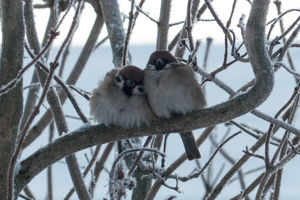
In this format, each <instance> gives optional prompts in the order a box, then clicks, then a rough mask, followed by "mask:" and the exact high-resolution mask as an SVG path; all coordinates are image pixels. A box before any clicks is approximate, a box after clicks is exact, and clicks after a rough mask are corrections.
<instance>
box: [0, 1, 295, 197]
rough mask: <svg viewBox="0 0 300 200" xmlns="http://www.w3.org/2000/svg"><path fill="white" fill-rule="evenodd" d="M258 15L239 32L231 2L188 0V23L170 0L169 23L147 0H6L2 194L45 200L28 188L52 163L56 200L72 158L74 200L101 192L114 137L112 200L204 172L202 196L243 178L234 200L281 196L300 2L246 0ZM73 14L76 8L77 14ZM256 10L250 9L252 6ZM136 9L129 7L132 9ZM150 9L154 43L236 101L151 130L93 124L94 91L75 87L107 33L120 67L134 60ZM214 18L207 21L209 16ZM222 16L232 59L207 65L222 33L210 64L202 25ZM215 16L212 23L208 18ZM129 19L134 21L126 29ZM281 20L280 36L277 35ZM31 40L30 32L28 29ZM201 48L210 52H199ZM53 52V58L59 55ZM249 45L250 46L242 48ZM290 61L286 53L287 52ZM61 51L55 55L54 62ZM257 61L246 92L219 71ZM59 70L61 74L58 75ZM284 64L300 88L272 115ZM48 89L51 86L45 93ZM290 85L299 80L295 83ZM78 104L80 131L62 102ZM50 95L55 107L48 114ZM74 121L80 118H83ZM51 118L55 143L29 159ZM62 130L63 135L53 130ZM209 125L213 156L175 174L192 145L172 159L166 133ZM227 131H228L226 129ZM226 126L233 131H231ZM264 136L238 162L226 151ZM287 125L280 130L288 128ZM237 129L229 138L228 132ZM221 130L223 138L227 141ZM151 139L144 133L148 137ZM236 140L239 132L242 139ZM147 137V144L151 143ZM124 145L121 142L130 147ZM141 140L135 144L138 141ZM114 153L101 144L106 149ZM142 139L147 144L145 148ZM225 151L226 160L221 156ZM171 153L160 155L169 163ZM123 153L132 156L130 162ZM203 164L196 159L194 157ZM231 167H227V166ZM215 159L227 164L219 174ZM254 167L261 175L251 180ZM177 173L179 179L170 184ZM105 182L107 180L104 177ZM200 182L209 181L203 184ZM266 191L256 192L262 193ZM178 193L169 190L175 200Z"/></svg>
mask: <svg viewBox="0 0 300 200" xmlns="http://www.w3.org/2000/svg"><path fill="white" fill-rule="evenodd" d="M245 2H247V3H248V6H249V12H248V13H247V16H248V17H247V21H246V17H245V15H243V16H240V20H239V22H238V28H239V31H236V30H235V29H232V20H233V16H234V15H236V10H237V9H238V7H237V1H236V0H232V1H231V3H232V9H231V10H229V11H228V12H229V13H230V15H229V18H228V19H227V20H226V23H223V21H225V20H224V19H222V18H220V17H219V15H218V13H217V12H216V10H215V9H214V5H216V4H218V2H213V3H215V4H214V5H212V2H211V1H209V0H205V1H204V2H202V3H201V1H199V0H188V1H187V3H186V8H185V9H183V10H185V11H186V17H185V19H184V20H183V21H181V22H176V23H171V22H170V15H171V14H172V12H175V11H172V6H171V3H172V1H171V0H162V1H161V5H160V6H161V9H160V16H159V19H157V20H156V19H155V18H154V17H152V16H151V13H147V12H146V11H144V8H143V6H144V3H145V0H140V1H139V2H137V1H135V0H131V1H130V2H128V4H129V5H130V10H129V11H128V12H127V13H129V14H128V17H125V18H124V19H123V18H122V17H123V15H122V13H121V11H120V8H119V5H118V2H117V0H110V1H106V0H100V1H97V0H87V1H83V0H77V1H75V0H45V1H43V2H35V4H34V5H33V2H32V0H23V1H21V0H16V1H10V0H1V19H2V20H1V21H2V44H1V45H2V48H1V61H0V136H1V137H0V159H1V162H0V199H3V200H13V199H17V198H19V197H20V198H23V199H36V198H35V197H34V194H33V193H32V192H31V188H29V186H28V184H29V183H30V181H31V180H32V179H33V178H35V177H36V176H37V175H38V174H39V173H40V172H41V171H43V170H44V169H47V170H48V173H47V174H48V176H47V177H48V181H47V187H48V190H47V199H49V200H51V199H55V194H53V185H54V184H55V181H53V180H52V176H53V173H52V168H51V165H52V164H54V163H55V162H57V161H59V160H61V159H65V162H66V165H67V167H68V171H69V174H70V177H71V179H72V182H73V188H71V189H70V191H69V192H68V193H67V194H66V196H65V198H64V199H70V198H71V196H72V194H73V193H74V192H76V194H77V197H78V199H92V198H93V197H94V195H95V187H96V184H97V183H98V182H99V175H100V173H101V172H102V171H104V170H103V169H105V162H106V161H107V159H108V157H109V155H110V153H111V151H112V149H113V148H114V143H116V142H117V141H122V142H120V143H122V147H123V148H124V149H123V151H122V152H120V153H119V154H118V155H116V156H115V157H114V162H113V164H112V165H111V166H109V169H108V170H109V172H108V173H109V181H108V183H107V184H108V185H109V188H108V190H109V191H108V192H109V198H110V199H122V198H125V197H126V194H128V190H132V193H131V199H147V200H150V199H155V197H156V195H157V193H158V191H159V190H160V189H161V187H162V186H163V187H166V188H168V189H170V190H175V191H178V192H179V185H182V184H184V182H187V181H191V180H192V179H199V180H201V181H202V183H203V184H202V185H203V189H202V190H203V191H205V192H203V194H204V196H203V197H199V198H203V199H217V198H218V196H219V194H220V193H221V192H222V191H223V189H224V188H226V186H227V184H228V183H231V182H234V181H235V180H238V181H239V184H240V189H236V190H235V191H233V195H232V199H242V198H245V199H251V198H250V197H255V199H256V200H259V199H263V198H265V197H266V196H267V195H269V196H270V199H272V200H273V199H274V200H277V199H279V195H280V191H281V188H282V176H283V170H285V166H286V164H287V163H288V162H290V161H291V160H292V159H294V158H295V157H296V156H297V155H298V153H299V150H300V145H299V136H300V130H299V129H298V128H297V126H296V125H295V124H294V123H293V122H294V120H295V117H296V112H297V110H298V107H299V105H298V104H299V87H300V85H299V84H300V83H299V77H300V74H298V73H297V72H296V71H297V69H296V67H295V64H294V61H293V58H292V55H291V53H290V52H291V51H293V50H294V49H296V48H299V46H300V45H299V44H298V43H297V42H296V37H297V34H298V32H299V30H300V25H299V21H300V17H297V18H296V19H294V21H292V22H291V23H290V24H289V25H288V27H287V28H285V27H284V25H285V24H284V23H283V19H284V18H285V17H287V16H290V15H291V14H292V13H297V15H298V16H299V12H300V9H296V8H293V9H287V10H284V11H283V12H282V10H281V2H280V1H279V0H276V1H274V4H271V3H270V1H269V0H264V1H260V0H253V1H245ZM87 5H89V6H92V7H93V9H94V12H95V15H96V17H95V20H94V24H93V26H92V28H91V30H90V35H89V36H88V38H87V40H86V43H85V45H84V46H83V47H82V49H81V52H80V55H79V56H78V59H77V60H76V62H75V64H74V66H73V68H72V69H71V72H70V73H69V75H68V77H67V78H62V74H63V70H64V67H65V63H66V60H67V58H68V56H69V54H68V52H69V50H70V49H71V47H72V40H73V36H74V34H75V33H76V31H78V29H79V28H80V27H79V24H80V23H81V21H80V18H81V13H82V12H84V10H85V9H86V6H87ZM269 7H275V8H276V10H277V16H273V17H274V18H273V19H271V20H270V21H267V13H268V9H269ZM34 9H49V10H50V14H49V20H48V24H47V27H46V30H45V35H44V37H43V41H42V42H39V39H38V34H37V30H36V24H35V19H36V18H35V15H34ZM72 10H74V12H72ZM245 12H247V11H245ZM127 13H126V14H127ZM67 15H73V18H72V22H71V24H70V26H69V27H67V28H66V27H65V28H63V26H62V23H64V20H65V18H66V16H67ZM141 15H143V17H146V18H147V19H148V20H150V21H151V22H152V23H155V24H156V25H157V35H156V36H157V38H156V49H164V50H167V49H168V50H169V51H173V52H174V55H175V56H176V57H177V58H178V59H179V60H180V61H181V62H184V63H186V64H188V65H189V66H190V67H191V68H192V69H193V70H194V71H195V72H196V73H198V74H200V75H201V76H202V85H203V87H205V85H206V84H208V83H209V84H214V85H216V86H217V87H219V88H220V89H221V90H224V91H225V92H226V93H227V94H228V96H229V98H228V100H227V101H224V102H222V103H219V104H217V105H213V106H210V107H207V108H204V109H202V110H200V111H197V112H193V113H190V114H187V115H185V116H174V117H173V118H172V119H170V120H166V119H157V120H156V121H153V122H152V123H151V125H150V126H147V127H146V126H145V127H141V128H133V129H128V130H126V129H122V128H119V127H110V128H109V127H105V126H104V125H90V124H89V119H88V117H87V116H85V114H84V112H82V110H81V109H80V106H87V104H88V99H89V94H88V93H87V92H85V91H84V90H83V89H84V88H82V89H79V88H77V87H76V86H75V85H76V82H77V81H78V80H79V78H80V75H81V73H82V72H83V71H84V69H85V67H86V65H87V61H88V59H89V58H90V57H91V55H92V54H93V50H95V49H96V48H101V47H99V46H100V45H101V44H103V43H104V41H106V40H109V42H110V47H111V51H112V57H113V62H112V66H114V67H122V66H124V65H126V64H127V63H131V62H132V61H131V57H134V56H135V55H132V54H131V53H130V52H129V50H128V49H129V46H130V39H131V36H132V32H133V31H134V30H135V26H136V25H137V24H138V23H139V21H138V17H139V16H141ZM204 15H207V16H210V17H211V19H204V18H203V16H204ZM203 21H204V22H205V23H215V24H217V25H218V27H219V28H220V29H221V30H222V35H223V37H224V57H223V59H222V58H221V59H220V61H221V62H222V65H221V66H220V67H215V66H214V70H213V71H211V72H209V73H208V72H207V66H208V64H207V60H208V59H209V56H210V53H209V52H210V48H211V44H212V38H207V40H206V48H205V49H204V51H205V52H204V53H203V54H204V55H205V56H204V58H203V64H202V65H200V64H198V63H199V61H200V60H201V59H200V58H198V57H199V56H198V55H199V52H201V51H202V49H201V48H200V42H199V41H197V40H195V39H194V38H195V35H196V34H197V31H195V30H194V27H195V26H202V23H204V22H203ZM207 21H209V22H207ZM104 24H105V25H106V29H107V33H108V36H106V37H105V38H104V39H102V40H100V41H99V42H98V43H97V41H98V37H99V35H100V33H101V32H102V29H103V25H104ZM125 24H126V25H127V26H126V28H127V29H125V28H124V27H125ZM277 24H279V30H280V32H278V31H277V32H275V29H276V28H277V26H276V25H277ZM173 26H176V27H181V28H180V31H179V32H178V33H177V34H175V36H174V38H173V39H172V40H170V41H169V40H168V39H170V37H168V35H169V32H170V28H171V27H173ZM62 29H67V34H66V36H65V38H64V40H63V41H62V42H61V44H60V46H59V48H58V50H57V51H54V50H55V49H53V48H52V44H53V42H54V41H55V40H56V38H57V36H58V35H59V34H60V30H62ZM25 36H26V37H25ZM238 38H241V39H238ZM200 49H201V50H200ZM24 50H25V51H26V53H27V54H28V55H29V57H30V61H29V62H28V64H23V59H24V58H25V57H26V56H24V55H25V54H24ZM51 52H55V56H54V57H53V59H52V58H50V57H49V54H50V53H51ZM242 52H243V53H242ZM285 58H287V60H285ZM49 59H51V61H49ZM241 63H244V64H247V65H248V66H251V68H252V70H253V72H254V77H253V80H251V81H250V82H248V83H247V84H245V85H240V86H239V89H238V90H234V89H232V88H231V87H230V86H229V85H228V84H227V83H226V82H224V81H222V80H221V79H219V78H218V77H217V75H219V74H222V73H224V72H226V71H228V70H229V69H230V68H231V67H232V66H234V65H238V64H241ZM31 67H32V68H33V67H34V70H33V73H32V79H31V80H32V81H31V85H30V86H29V87H28V95H27V99H26V101H25V103H24V109H23V96H24V94H25V91H24V90H25V89H24V88H23V85H22V77H23V75H24V73H25V72H27V71H29V69H30V68H31ZM58 69H59V73H58V75H56V71H58ZM279 69H284V70H285V71H286V72H287V73H288V74H289V75H290V78H292V79H294V80H295V83H294V85H295V87H294V88H291V91H292V90H293V91H294V92H293V93H292V94H291V96H290V97H289V98H288V99H287V101H286V102H285V103H284V105H282V107H281V108H280V109H279V110H278V111H277V112H276V114H275V115H274V116H272V114H270V113H263V112H261V111H259V110H257V107H258V106H259V105H261V104H262V103H268V102H266V99H267V98H268V97H269V95H270V93H271V91H272V89H273V86H274V73H282V72H280V70H279ZM40 89H41V91H39V90H40ZM71 89H72V90H74V91H76V92H78V93H80V94H81V95H82V96H83V97H84V98H85V99H86V101H85V103H84V105H80V104H79V103H78V102H77V100H76V98H75V97H74V95H73V93H72V92H71V91H70V90H71ZM289 89H290V88H289ZM67 99H68V100H69V101H70V102H71V104H72V106H73V107H74V109H75V110H76V114H77V116H75V117H76V118H78V120H80V121H81V123H82V124H83V126H82V127H80V128H79V129H74V128H72V127H69V119H68V118H66V114H65V108H64V107H63V106H62V105H63V104H64V103H65V101H66V100H67ZM45 102H47V103H48V105H49V108H48V109H46V111H45V112H42V111H40V110H41V107H42V106H43V104H44V103H45ZM246 114H251V115H253V116H255V117H257V118H259V120H261V121H263V122H266V123H268V128H267V129H265V130H264V127H260V126H258V125H255V124H251V123H249V124H245V123H241V122H239V121H238V120H237V119H235V118H237V117H240V116H243V115H246ZM73 117H74V116H73ZM217 125H218V126H222V127H225V128H226V131H223V130H224V129H222V131H218V133H217V132H216V131H217V130H216V126H217ZM47 126H49V141H48V144H47V145H46V146H44V147H43V148H39V149H35V150H34V151H33V152H31V154H30V156H28V157H27V158H23V157H22V156H21V153H22V151H23V150H24V149H26V148H27V147H28V146H29V145H30V144H32V143H33V142H34V141H36V139H37V138H38V136H40V135H41V134H42V133H43V132H45V131H44V130H45V128H46V127H47ZM55 127H56V132H57V133H58V135H59V137H57V138H55V136H54V135H55V130H54V129H55ZM200 128H204V129H203V132H202V134H201V135H200V136H199V138H197V145H198V146H200V147H201V145H202V144H203V143H204V142H209V141H210V143H211V144H210V146H211V154H210V155H209V156H206V157H208V159H207V161H205V162H203V163H202V159H203V158H202V159H201V160H200V161H201V163H200V161H199V160H197V161H196V162H195V170H194V171H192V172H190V173H189V174H188V175H182V176H180V175H177V174H176V173H175V170H176V169H178V168H179V167H180V166H182V165H183V163H185V162H189V161H186V160H187V157H186V155H185V154H184V153H182V155H180V156H179V157H178V158H177V159H175V160H174V161H172V162H171V164H169V165H167V166H166V162H165V159H167V156H166V154H164V153H165V152H166V151H167V141H168V136H169V134H171V133H182V132H187V131H194V130H197V129H200ZM219 132H221V133H219ZM224 132H226V133H225V134H224ZM242 132H243V133H245V134H247V136H249V137H251V138H254V142H253V143H252V146H251V147H247V146H246V147H244V146H241V148H244V153H243V155H242V156H241V157H240V158H236V157H235V156H233V155H234V154H235V152H234V151H228V150H227V151H226V150H225V149H224V148H223V147H224V146H226V145H227V144H228V143H230V142H232V140H233V138H235V137H236V136H237V135H239V134H240V133H242ZM280 132H281V133H282V134H280ZM229 134H230V135H229ZM215 135H221V136H222V139H221V140H217V139H216V137H215ZM143 137H145V138H143ZM235 140H236V139H235ZM142 141H144V143H143V144H142ZM120 143H119V144H120ZM133 143H134V144H133ZM105 144H106V146H105V149H104V150H103V151H102V154H101V156H99V154H100V152H101V151H100V150H101V147H102V146H104V145H105ZM137 145H138V146H137ZM260 147H263V153H262V154H261V153H259V154H258V153H257V150H258V149H259V148H260ZM88 148H90V150H91V155H90V156H88V155H86V158H87V160H88V164H87V165H86V166H85V167H84V170H82V169H81V166H82V165H81V164H80V163H79V161H78V160H77V158H76V157H78V152H79V151H81V150H84V149H88ZM218 156H219V157H218ZM221 158H222V159H223V160H224V161H226V162H228V163H229V166H230V167H227V169H226V170H227V171H226V172H225V171H224V169H225V167H224V166H221V167H218V166H216V165H215V164H214V163H215V162H216V161H217V159H221ZM250 158H254V159H258V160H261V161H262V162H261V163H262V164H259V163H260V162H258V164H257V165H256V166H255V167H254V168H253V169H252V170H250V171H246V170H245V163H246V162H247V161H248V160H249V159H250ZM160 160H161V163H159V161H160ZM124 161H125V162H124ZM193 163H194V162H193ZM226 166H228V165H226ZM214 167H218V168H219V172H217V173H215V172H214V171H213V168H214ZM253 172H256V177H255V178H254V179H253V181H252V182H250V181H248V180H249V179H247V180H246V178H245V177H246V176H247V175H248V174H251V173H253ZM89 173H90V174H91V179H90V184H89V185H87V181H85V179H86V176H87V174H89ZM169 179H171V180H175V183H176V184H175V185H174V186H173V185H170V184H169V182H168V180H169ZM101 181H104V180H101ZM199 187H201V185H199ZM255 188H257V190H254V189H255ZM173 198H175V197H174V196H171V195H169V197H168V199H173Z"/></svg>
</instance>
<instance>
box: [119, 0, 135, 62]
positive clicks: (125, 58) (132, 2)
mask: <svg viewBox="0 0 300 200" xmlns="http://www.w3.org/2000/svg"><path fill="white" fill-rule="evenodd" d="M134 5H135V0H131V8H130V12H129V22H128V28H127V34H126V38H125V42H124V48H123V55H122V63H123V66H125V65H127V51H128V45H129V40H130V36H131V33H132V28H133V24H134V20H135V19H134V15H133V9H134Z"/></svg>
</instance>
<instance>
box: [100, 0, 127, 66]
mask: <svg viewBox="0 0 300 200" xmlns="http://www.w3.org/2000/svg"><path fill="white" fill-rule="evenodd" d="M100 4H101V8H102V14H103V17H104V21H105V24H106V28H107V32H108V35H109V40H110V46H111V48H112V52H113V63H114V65H115V67H121V66H122V55H123V45H124V42H125V32H124V28H123V23H122V19H121V15H120V10H119V5H118V2H117V0H110V1H106V0H100Z"/></svg>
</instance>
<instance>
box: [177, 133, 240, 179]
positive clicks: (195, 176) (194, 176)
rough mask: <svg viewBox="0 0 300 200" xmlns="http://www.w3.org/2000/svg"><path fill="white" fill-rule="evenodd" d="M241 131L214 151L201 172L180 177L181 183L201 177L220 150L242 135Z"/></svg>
mask: <svg viewBox="0 0 300 200" xmlns="http://www.w3.org/2000/svg"><path fill="white" fill-rule="evenodd" d="M240 133H241V131H238V132H237V133H235V134H233V135H231V136H230V137H228V138H227V139H226V140H225V141H224V142H223V143H221V144H220V145H219V146H218V148H217V149H216V150H215V151H214V153H213V154H212V155H211V157H210V158H209V159H208V161H207V162H206V163H205V165H204V166H203V167H202V169H201V170H199V171H197V172H193V173H192V174H190V175H188V176H187V177H178V179H179V180H180V181H183V182H186V181H188V180H191V179H193V178H197V177H199V175H200V174H202V173H203V172H204V171H205V169H206V168H207V167H208V166H209V165H210V163H211V161H212V160H213V159H214V157H215V156H216V155H217V153H218V152H219V151H220V149H221V148H222V147H223V146H224V145H225V144H226V143H227V142H228V141H230V140H231V139H232V138H234V137H235V136H237V135H238V134H240Z"/></svg>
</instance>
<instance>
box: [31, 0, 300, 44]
mask: <svg viewBox="0 0 300 200" xmlns="http://www.w3.org/2000/svg"><path fill="white" fill-rule="evenodd" d="M137 2H139V1H137ZM160 2H161V1H160V0H147V1H146V3H145V4H144V6H143V10H144V11H146V12H147V13H148V14H149V15H151V16H152V17H153V18H154V19H158V18H159V12H160ZM203 2H204V1H201V4H202V3H203ZM232 2H233V1H228V0H214V1H213V2H212V5H213V7H214V9H215V10H216V12H217V14H218V15H219V17H220V18H221V20H222V22H223V23H224V24H225V23H226V21H227V19H228V17H229V15H230V11H231V7H232ZM119 4H120V9H121V12H122V13H124V14H126V15H128V13H129V11H130V1H128V0H119ZM186 4H187V0H173V1H172V7H171V19H170V23H174V22H179V21H183V20H184V19H185V16H186ZM290 8H300V3H299V0H285V1H283V3H282V10H283V11H285V10H287V9H290ZM249 10H250V4H249V3H248V2H247V1H246V0H238V1H237V7H236V12H235V14H234V17H233V20H232V25H231V29H233V30H234V31H235V33H236V35H237V38H240V31H239V29H238V28H237V26H236V25H237V24H238V21H239V18H240V16H241V15H242V14H246V16H248V14H249ZM48 14H49V12H48V10H47V9H40V10H36V11H35V16H36V19H35V20H36V24H37V29H38V32H39V36H40V38H41V37H42V35H43V32H44V28H45V26H46V24H47V20H48V17H47V15H48ZM275 16H276V8H275V6H274V4H273V1H271V6H270V9H269V14H268V19H273V18H274V17H275ZM298 16H299V12H294V14H290V15H288V16H287V17H285V18H284V22H285V23H286V24H285V25H286V27H287V25H288V24H289V23H292V22H293V20H294V19H296V17H298ZM72 17H73V12H72V14H71V15H69V16H68V20H67V21H66V22H65V23H64V25H63V27H62V28H63V29H64V30H61V34H60V36H59V37H58V38H57V40H56V42H55V43H56V44H57V45H59V43H60V42H61V41H62V39H63V38H64V37H63V35H64V33H65V32H66V31H67V30H68V28H67V27H69V23H70V21H71V19H72ZM203 18H204V19H212V16H211V14H210V13H209V11H206V14H205V15H204V16H203ZM94 19H95V14H94V10H93V9H92V8H91V6H89V5H88V4H87V5H86V8H85V9H84V12H83V14H82V18H81V21H80V25H79V29H78V32H77V33H76V35H75V37H74V40H73V44H74V45H82V44H84V42H85V40H86V38H87V37H88V35H89V31H90V30H91V27H92V25H93V23H94ZM245 23H246V21H245ZM124 27H125V29H126V28H127V24H126V25H125V26H124ZM181 27H182V25H178V26H173V27H171V29H170V32H169V38H170V40H171V39H172V38H173V36H174V35H175V34H176V33H177V32H178V31H179V30H180V29H181ZM277 29H278V27H277ZM156 32H157V26H156V24H155V23H154V22H152V21H150V20H149V19H148V18H147V17H145V16H144V15H143V14H140V15H139V17H138V19H137V22H136V26H135V29H134V31H133V34H132V37H131V40H130V44H131V45H132V44H155V43H156ZM193 34H194V39H200V40H202V41H205V39H206V37H208V36H210V37H212V38H214V43H223V40H224V36H223V33H222V31H221V29H220V27H219V26H218V25H217V24H216V22H198V23H197V24H196V25H195V26H194V30H193ZM106 35H107V33H106V30H103V31H102V32H101V36H100V39H101V38H103V37H105V36H106ZM298 38H299V36H298ZM100 39H99V40H100ZM40 40H41V39H40ZM107 44H108V43H107Z"/></svg>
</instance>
